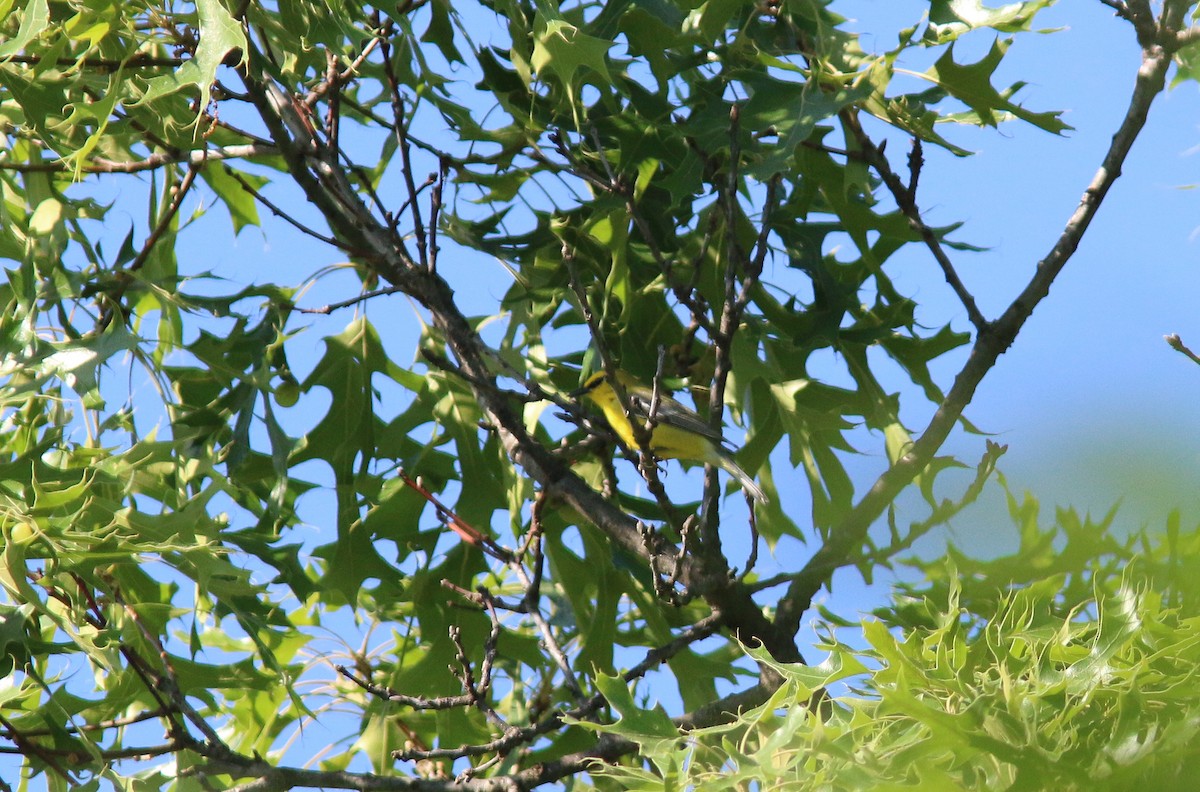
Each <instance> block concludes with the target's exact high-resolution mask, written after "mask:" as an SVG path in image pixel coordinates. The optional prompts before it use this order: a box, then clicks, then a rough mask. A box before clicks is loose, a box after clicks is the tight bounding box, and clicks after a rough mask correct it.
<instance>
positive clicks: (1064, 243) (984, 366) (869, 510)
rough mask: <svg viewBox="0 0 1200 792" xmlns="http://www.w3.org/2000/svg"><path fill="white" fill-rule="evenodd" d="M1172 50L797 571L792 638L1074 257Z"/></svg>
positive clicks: (786, 609)
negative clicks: (1052, 234) (1028, 266)
mask: <svg viewBox="0 0 1200 792" xmlns="http://www.w3.org/2000/svg"><path fill="white" fill-rule="evenodd" d="M1171 55H1172V52H1171V51H1169V50H1168V49H1166V48H1164V47H1162V46H1158V45H1151V46H1150V47H1147V48H1146V49H1144V50H1143V54H1142V65H1141V67H1140V68H1139V69H1138V74H1137V81H1136V83H1135V85H1134V89H1133V93H1132V96H1131V97H1130V101H1129V107H1128V108H1127V110H1126V112H1125V117H1124V119H1123V120H1122V122H1121V125H1120V127H1119V128H1118V130H1117V132H1116V134H1115V135H1113V138H1112V143H1111V144H1110V146H1109V149H1108V151H1107V153H1106V154H1105V155H1104V159H1103V161H1102V163H1101V165H1100V168H1099V169H1098V170H1097V171H1096V174H1095V176H1094V177H1093V178H1092V181H1091V183H1090V184H1089V185H1088V187H1087V189H1086V190H1085V191H1084V194H1083V197H1082V198H1081V199H1080V201H1079V205H1078V206H1077V207H1076V209H1075V211H1074V213H1073V214H1072V215H1071V218H1070V219H1069V220H1068V221H1067V224H1066V226H1065V227H1064V229H1063V231H1062V233H1061V234H1060V236H1059V238H1058V240H1057V242H1055V244H1054V246H1053V248H1051V250H1050V252H1049V253H1048V254H1047V255H1046V257H1045V258H1044V259H1042V260H1041V261H1040V262H1038V265H1037V269H1036V271H1035V272H1034V275H1033V277H1032V278H1031V279H1030V281H1029V283H1028V284H1027V285H1026V287H1025V288H1024V289H1023V290H1022V291H1021V293H1020V294H1019V295H1018V296H1017V298H1016V299H1015V300H1013V302H1012V304H1011V305H1010V306H1009V307H1008V309H1007V310H1005V312H1004V313H1003V314H1002V315H1001V316H1000V318H999V319H997V320H996V321H995V322H994V323H992V325H991V326H990V327H989V328H988V330H987V332H984V333H980V334H979V336H978V338H977V339H976V342H975V346H974V347H973V348H972V350H971V354H970V357H969V358H968V359H967V362H966V364H965V365H964V366H963V368H962V370H961V371H960V372H959V373H958V376H957V377H956V378H955V380H954V384H953V386H952V387H951V388H950V390H949V392H948V393H947V394H946V397H945V399H944V400H943V401H942V403H941V405H939V407H938V410H937V412H936V413H934V416H933V418H932V419H931V420H930V422H929V424H928V425H927V426H926V428H925V430H924V431H923V432H922V433H921V436H920V437H919V438H918V439H917V440H916V441H915V442H914V443H913V445H912V447H911V448H910V449H909V451H908V453H906V454H905V455H904V456H903V457H901V458H900V459H899V460H897V461H896V463H895V464H894V465H893V466H892V467H891V468H890V469H888V470H887V471H886V472H885V473H883V474H882V475H881V476H880V477H879V478H878V479H876V481H875V483H874V484H873V485H872V487H871V489H870V490H868V491H867V493H866V494H865V495H864V496H863V498H862V499H861V500H860V501H859V502H858V504H857V505H855V507H854V508H853V510H852V511H851V512H850V514H848V515H847V516H846V518H845V519H843V520H842V522H841V523H840V524H839V525H838V526H836V527H835V528H834V530H833V531H832V532H831V533H830V536H829V539H828V541H827V542H826V543H825V544H824V545H822V547H821V548H820V549H819V550H818V551H817V552H816V553H815V554H814V555H813V557H812V558H811V559H809V561H808V563H807V564H805V566H804V568H803V569H802V570H800V572H799V573H797V574H796V576H795V578H794V579H793V581H792V583H791V585H790V586H789V587H788V591H787V594H786V595H785V596H784V598H783V599H782V600H781V601H780V604H779V609H778V611H777V614H776V619H775V624H776V628H777V629H778V630H779V631H780V632H781V634H783V635H788V636H791V635H794V634H795V633H796V631H797V630H798V629H799V625H800V619H801V617H802V615H803V614H804V613H805V612H806V611H807V610H808V608H809V606H810V605H811V604H812V598H813V596H815V595H816V593H817V592H818V591H819V590H820V589H821V587H822V586H824V585H825V584H826V583H827V582H828V581H829V579H830V577H831V576H832V575H833V573H834V571H836V570H837V569H839V568H840V567H842V566H845V565H846V564H847V563H849V561H850V559H852V558H853V557H854V556H855V554H856V552H857V549H858V548H860V547H861V546H862V544H863V542H864V541H865V539H866V536H867V531H868V530H869V529H870V527H871V525H872V524H873V523H874V522H875V520H876V519H877V518H878V517H879V516H880V515H881V514H882V513H883V510H884V509H885V508H887V505H888V504H890V503H891V502H892V501H893V500H895V498H896V496H897V495H899V494H900V491H901V490H902V489H904V488H905V487H906V486H908V484H909V483H911V482H912V480H913V479H914V478H916V477H917V476H918V475H920V473H921V471H923V470H924V469H925V467H926V466H927V465H928V464H929V462H930V461H931V460H932V459H933V456H934V454H935V453H936V452H937V450H938V449H939V448H940V447H941V446H942V444H943V443H944V442H945V440H946V437H947V436H948V435H949V434H950V430H951V429H952V428H953V427H954V425H955V424H956V423H957V422H958V420H959V418H960V417H961V415H962V412H963V410H964V409H965V408H966V406H967V404H969V403H970V401H971V399H972V398H973V397H974V395H975V389H976V388H977V387H978V386H979V383H980V382H981V381H982V380H983V377H984V376H985V375H986V374H987V373H988V372H989V371H991V369H992V367H993V366H994V365H995V364H996V361H997V359H998V358H999V357H1000V355H1002V354H1003V353H1004V352H1005V351H1006V350H1007V349H1008V348H1009V346H1011V344H1012V343H1013V341H1014V340H1015V339H1016V336H1017V333H1018V332H1019V331H1020V330H1021V328H1022V327H1023V326H1024V324H1025V322H1026V320H1028V319H1029V317H1030V315H1031V314H1032V313H1033V310H1034V309H1035V308H1036V307H1037V305H1038V304H1039V303H1040V302H1041V301H1042V300H1043V299H1044V298H1045V297H1046V295H1047V294H1048V293H1049V291H1050V286H1051V284H1053V282H1054V279H1055V278H1056V277H1057V276H1058V274H1059V273H1060V272H1061V271H1062V269H1063V267H1065V266H1066V264H1067V262H1068V261H1069V260H1070V258H1071V256H1072V254H1074V252H1075V250H1076V248H1077V247H1078V246H1079V241H1080V239H1082V238H1083V235H1084V233H1085V232H1086V231H1087V228H1088V226H1089V225H1090V224H1091V222H1092V219H1093V218H1094V217H1095V215H1096V212H1097V210H1098V209H1099V208H1100V204H1101V203H1102V202H1103V200H1104V197H1105V195H1107V194H1108V191H1109V189H1110V188H1111V187H1112V185H1113V182H1115V181H1116V179H1117V178H1118V177H1119V176H1120V174H1121V168H1122V166H1123V164H1124V162H1125V159H1126V158H1127V157H1128V155H1129V151H1130V149H1131V148H1132V146H1133V143H1134V141H1135V140H1136V139H1137V137H1138V134H1139V133H1140V132H1141V130H1142V127H1143V126H1145V123H1146V115H1147V113H1148V112H1149V110H1150V105H1151V104H1152V103H1153V102H1154V99H1155V97H1156V96H1158V95H1159V94H1160V93H1162V91H1163V88H1164V85H1165V81H1166V74H1167V70H1168V68H1169V67H1170V64H1171Z"/></svg>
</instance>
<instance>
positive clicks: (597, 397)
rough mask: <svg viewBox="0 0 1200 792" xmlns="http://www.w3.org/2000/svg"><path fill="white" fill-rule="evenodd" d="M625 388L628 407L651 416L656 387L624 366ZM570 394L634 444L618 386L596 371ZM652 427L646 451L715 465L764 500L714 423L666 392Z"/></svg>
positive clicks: (619, 375)
mask: <svg viewBox="0 0 1200 792" xmlns="http://www.w3.org/2000/svg"><path fill="white" fill-rule="evenodd" d="M617 378H618V379H619V380H620V382H621V386H622V388H624V390H625V394H626V395H627V396H628V397H629V408H630V411H631V412H632V413H633V414H634V415H635V416H636V417H638V418H641V419H642V420H645V419H647V418H648V417H649V416H650V403H651V401H652V400H653V398H654V391H653V390H651V389H650V388H647V387H646V386H645V385H642V384H641V383H639V382H638V381H637V380H635V379H634V378H633V377H631V376H630V375H629V374H626V373H625V372H624V371H618V372H617ZM573 395H576V396H583V397H584V398H585V399H587V400H588V401H590V402H592V403H593V404H595V405H596V406H597V407H599V408H600V411H601V412H603V413H604V418H605V420H607V421H608V425H609V426H611V427H612V430H613V431H614V432H616V433H617V436H618V437H620V438H621V440H622V441H623V442H624V443H625V445H627V446H629V447H630V448H637V447H638V443H637V439H636V438H635V437H634V432H633V425H632V424H630V423H629V419H628V418H627V417H625V410H624V408H622V407H621V400H620V399H619V398H617V392H616V391H615V390H613V387H612V385H611V384H610V383H609V381H608V379H607V378H606V377H605V376H604V373H603V372H598V373H596V374H593V375H592V376H590V377H588V379H587V381H586V382H584V383H583V387H582V388H580V389H579V390H577V391H575V393H574V394H573ZM654 420H655V424H654V428H653V431H652V432H651V433H650V452H651V453H653V454H654V455H655V456H656V457H658V458H659V459H686V460H689V461H691V462H704V463H706V464H710V465H716V466H717V467H719V468H721V469H722V470H725V471H726V472H728V473H729V474H730V475H731V476H733V477H734V478H735V479H737V480H738V483H739V484H741V485H742V488H743V489H745V490H746V492H748V493H750V495H751V497H753V498H754V499H755V500H757V501H758V502H760V503H766V502H767V496H766V493H764V492H763V491H762V489H760V488H759V486H758V485H757V484H755V483H754V479H753V478H751V477H750V474H749V473H747V472H746V471H744V470H742V469H741V467H739V466H738V463H737V462H734V461H733V451H734V449H733V448H730V447H727V441H726V440H725V438H724V437H722V436H721V433H720V431H718V430H716V429H713V428H712V427H711V426H709V425H708V424H707V423H705V421H704V419H702V418H701V417H700V416H699V415H697V414H696V413H695V412H693V411H692V410H689V409H688V408H687V407H684V406H683V405H682V404H680V403H679V402H677V401H675V400H674V399H672V398H671V397H670V396H666V395H660V396H659V402H658V409H657V410H656V411H655V413H654Z"/></svg>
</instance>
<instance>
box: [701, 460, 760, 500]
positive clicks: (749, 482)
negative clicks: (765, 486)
mask: <svg viewBox="0 0 1200 792" xmlns="http://www.w3.org/2000/svg"><path fill="white" fill-rule="evenodd" d="M712 461H713V462H715V463H716V464H717V466H718V467H720V468H721V469H722V470H724V471H725V472H726V473H728V474H729V475H731V476H733V477H734V478H735V479H737V480H738V484H741V485H742V489H744V490H745V491H746V492H748V493H750V497H752V498H754V500H756V501H758V502H759V503H761V504H764V505H766V504H767V503H770V502H771V499H770V498H768V497H767V493H765V492H763V491H762V487H760V486H758V484H756V483H754V479H753V478H751V476H750V474H749V473H747V472H746V471H744V470H742V468H741V466H740V465H738V463H737V462H734V461H733V457H731V456H728V455H727V454H715V455H714V459H713V460H712Z"/></svg>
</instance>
